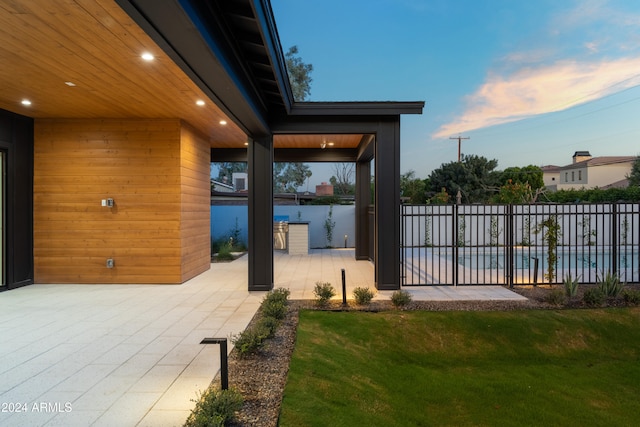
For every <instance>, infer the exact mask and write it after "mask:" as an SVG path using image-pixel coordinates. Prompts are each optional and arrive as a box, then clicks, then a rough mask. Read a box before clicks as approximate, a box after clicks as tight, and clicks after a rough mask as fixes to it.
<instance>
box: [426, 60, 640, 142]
mask: <svg viewBox="0 0 640 427" xmlns="http://www.w3.org/2000/svg"><path fill="white" fill-rule="evenodd" d="M639 72H640V58H623V59H617V60H611V61H600V62H579V61H559V62H556V63H554V64H552V65H549V66H544V67H538V68H523V69H520V70H518V71H516V72H514V73H512V74H511V75H507V76H501V75H495V74H494V75H489V77H488V78H487V81H486V82H485V83H484V84H483V85H482V86H481V87H480V88H479V89H478V90H477V91H476V92H475V93H474V94H472V95H470V96H468V97H467V106H466V109H465V111H464V112H463V113H462V115H460V116H459V117H457V118H455V119H454V120H453V121H451V122H450V123H446V124H444V125H442V126H441V127H440V128H439V129H438V130H437V131H436V132H435V133H434V134H433V135H432V136H431V137H432V138H434V139H439V138H448V137H450V136H453V135H457V134H459V133H461V132H468V131H470V130H474V129H482V128H486V127H489V126H495V125H499V124H504V123H510V122H514V121H517V120H522V119H526V118H529V117H532V116H536V115H540V114H545V113H551V112H556V111H562V110H566V109H567V108H570V107H574V106H576V105H580V104H584V103H586V102H590V101H594V100H596V99H599V98H602V97H604V96H607V95H611V94H613V93H616V92H619V91H622V90H624V89H628V88H630V87H633V86H637V85H640V74H638V73H639Z"/></svg>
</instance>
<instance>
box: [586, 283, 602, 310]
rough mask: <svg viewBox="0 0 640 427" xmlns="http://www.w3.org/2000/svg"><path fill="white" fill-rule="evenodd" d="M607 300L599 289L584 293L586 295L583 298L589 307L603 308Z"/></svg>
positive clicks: (590, 289) (591, 289)
mask: <svg viewBox="0 0 640 427" xmlns="http://www.w3.org/2000/svg"><path fill="white" fill-rule="evenodd" d="M605 298H606V296H605V294H604V293H603V292H602V290H601V289H600V288H599V287H598V288H589V289H587V290H586V291H584V295H583V297H582V299H583V301H584V302H585V304H587V305H588V306H589V307H599V306H601V305H602V303H603V302H604V300H605Z"/></svg>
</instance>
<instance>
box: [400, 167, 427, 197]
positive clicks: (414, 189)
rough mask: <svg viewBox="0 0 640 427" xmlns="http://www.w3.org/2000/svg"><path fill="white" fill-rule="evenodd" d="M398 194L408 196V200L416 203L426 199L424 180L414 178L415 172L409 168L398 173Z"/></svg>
mask: <svg viewBox="0 0 640 427" xmlns="http://www.w3.org/2000/svg"><path fill="white" fill-rule="evenodd" d="M400 194H401V195H402V197H407V198H409V202H411V203H413V204H415V205H418V204H422V203H425V202H426V201H427V193H426V185H425V182H424V180H422V179H419V178H416V172H415V171H414V170H409V171H407V172H405V173H403V174H402V175H400Z"/></svg>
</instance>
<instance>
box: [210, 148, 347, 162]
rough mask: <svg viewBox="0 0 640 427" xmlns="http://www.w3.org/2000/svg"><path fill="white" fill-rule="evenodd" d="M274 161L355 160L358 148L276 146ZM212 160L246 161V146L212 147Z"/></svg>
mask: <svg viewBox="0 0 640 427" xmlns="http://www.w3.org/2000/svg"><path fill="white" fill-rule="evenodd" d="M273 156H274V161H275V162H304V163H313V162H355V161H356V159H357V156H358V150H357V149H355V148H330V149H324V150H323V149H320V148H276V149H274V155H273ZM211 161H212V162H246V161H247V149H246V148H212V149H211Z"/></svg>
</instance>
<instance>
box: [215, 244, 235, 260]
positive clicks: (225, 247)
mask: <svg viewBox="0 0 640 427" xmlns="http://www.w3.org/2000/svg"><path fill="white" fill-rule="evenodd" d="M218 261H233V254H232V253H231V243H230V242H226V243H223V244H222V245H220V249H218Z"/></svg>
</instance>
